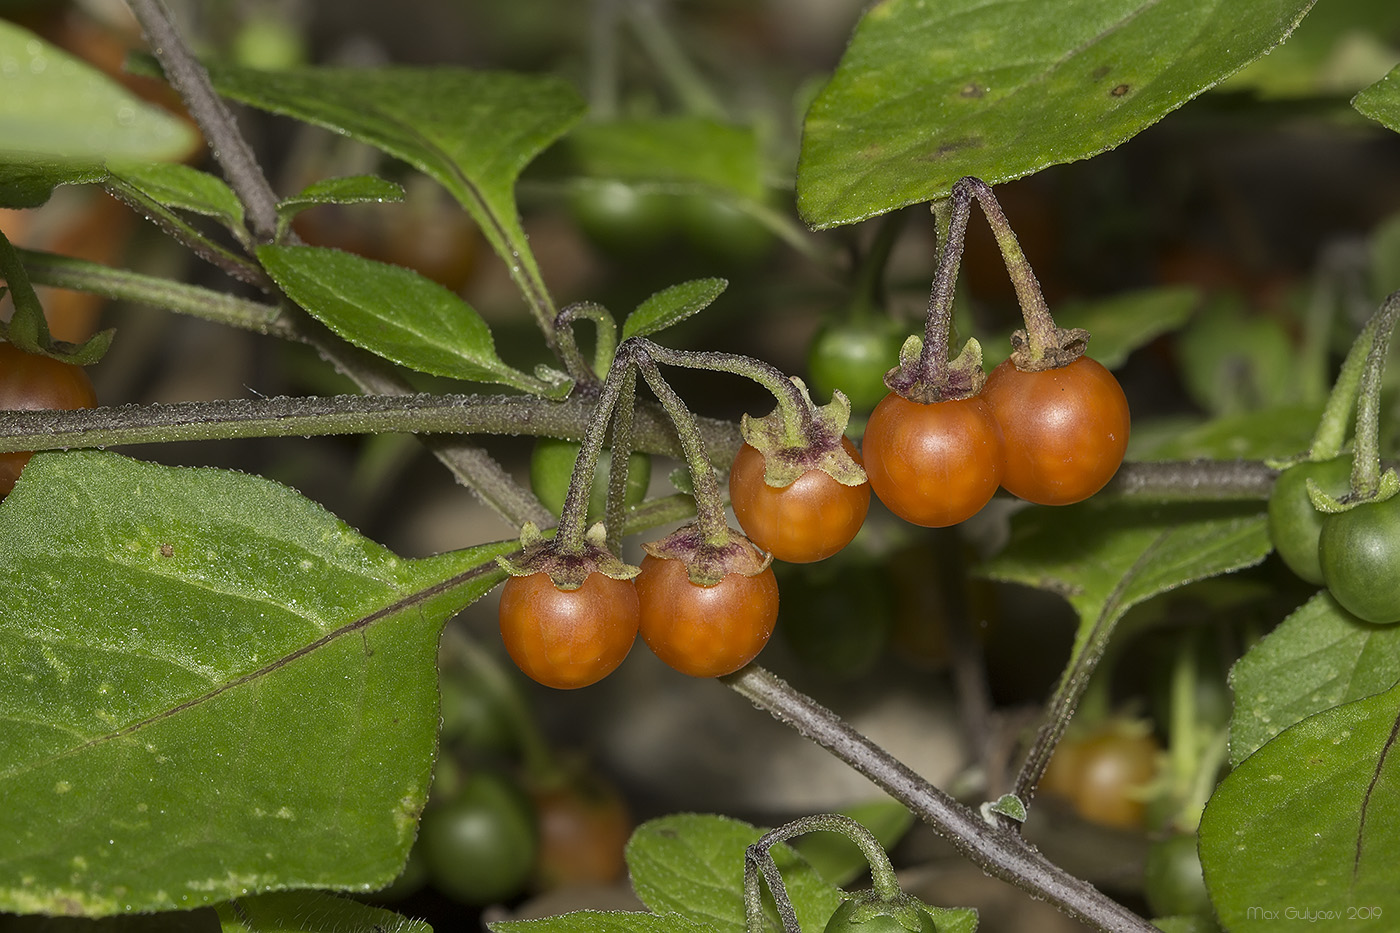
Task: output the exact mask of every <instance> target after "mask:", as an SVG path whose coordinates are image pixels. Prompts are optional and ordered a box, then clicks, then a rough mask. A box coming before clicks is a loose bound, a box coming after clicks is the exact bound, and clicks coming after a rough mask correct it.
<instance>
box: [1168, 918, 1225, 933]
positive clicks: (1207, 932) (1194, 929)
mask: <svg viewBox="0 0 1400 933" xmlns="http://www.w3.org/2000/svg"><path fill="white" fill-rule="evenodd" d="M1152 925H1153V926H1154V927H1156V928H1157V929H1159V930H1161V931H1162V933H1220V927H1219V926H1218V925H1217V924H1216V923H1215V921H1214V920H1211V919H1210V918H1208V917H1157V918H1155V919H1153V921H1152Z"/></svg>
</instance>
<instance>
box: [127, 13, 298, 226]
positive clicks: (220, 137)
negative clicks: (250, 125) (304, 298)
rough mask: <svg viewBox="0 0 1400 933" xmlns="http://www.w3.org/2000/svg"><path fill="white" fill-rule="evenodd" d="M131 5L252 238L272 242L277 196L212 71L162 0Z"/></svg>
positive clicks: (152, 51) (148, 42)
mask: <svg viewBox="0 0 1400 933" xmlns="http://www.w3.org/2000/svg"><path fill="white" fill-rule="evenodd" d="M127 5H128V6H129V7H130V8H131V12H132V13H133V14H135V16H136V19H137V21H138V22H139V23H140V24H141V31H142V32H144V33H145V35H146V42H147V44H148V45H150V48H151V54H153V55H155V57H156V58H157V59H158V60H159V61H160V64H161V67H162V68H164V69H165V75H166V77H167V78H168V79H169V80H170V83H171V84H172V85H173V86H174V87H175V89H176V90H177V91H179V92H180V97H181V98H183V99H184V101H185V106H186V107H187V108H188V109H189V112H190V116H192V117H193V118H194V120H195V122H196V123H197V124H199V128H200V130H201V131H202V132H203V133H204V138H205V139H206V140H207V141H208V143H209V149H210V151H211V152H213V154H214V158H215V159H216V160H217V161H218V163H219V165H220V166H221V167H222V168H223V170H224V175H225V176H226V177H227V178H228V183H229V187H230V188H232V189H233V191H234V193H235V194H237V195H238V199H239V200H240V201H242V202H243V208H244V210H245V211H246V215H247V218H248V221H249V226H250V228H251V230H252V232H253V235H254V236H256V237H257V238H258V239H259V240H260V241H262V242H264V243H271V242H272V240H273V238H274V237H275V236H276V235H277V196H276V195H275V194H274V193H273V191H272V186H271V185H269V184H268V181H267V177H266V176H265V175H264V174H263V170H262V166H260V165H259V164H258V161H257V159H256V158H254V157H253V150H252V149H251V148H250V147H249V146H248V143H247V142H246V141H245V140H244V138H243V134H242V133H240V132H239V130H238V126H237V124H236V123H235V122H234V119H233V114H232V113H231V112H230V111H229V109H228V107H227V106H226V105H225V104H224V102H223V99H222V98H220V97H219V95H218V94H216V93H214V88H213V86H212V85H211V84H210V83H209V74H208V72H206V71H205V70H204V66H203V65H201V64H200V63H199V61H198V60H197V59H195V57H194V55H193V54H192V53H191V52H190V50H189V47H188V46H187V45H185V43H184V40H183V39H181V37H180V34H179V32H178V31H177V30H176V29H175V24H174V23H172V22H171V20H170V16H169V14H168V13H167V12H166V10H165V8H164V7H163V6H162V4H161V3H160V0H127Z"/></svg>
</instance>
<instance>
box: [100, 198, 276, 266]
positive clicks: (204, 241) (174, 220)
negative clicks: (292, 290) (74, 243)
mask: <svg viewBox="0 0 1400 933" xmlns="http://www.w3.org/2000/svg"><path fill="white" fill-rule="evenodd" d="M105 187H106V189H107V193H108V194H110V195H112V197H114V198H116V199H117V200H118V201H121V202H122V203H123V204H125V205H126V206H127V207H129V208H131V209H132V210H133V211H135V212H136V213H138V214H140V215H142V216H143V217H145V218H146V219H147V220H149V221H150V222H151V223H153V224H155V225H156V226H157V227H159V228H160V229H161V230H163V231H164V232H165V234H166V235H167V236H169V237H170V238H171V239H172V240H174V241H175V242H177V243H179V244H180V245H181V246H184V247H185V248H186V249H188V250H189V251H190V252H192V253H194V254H195V255H196V256H198V257H199V258H200V259H203V260H204V261H205V262H207V263H209V264H210V265H211V266H213V267H214V268H216V269H219V270H220V271H222V272H224V273H225V274H226V275H229V276H231V277H233V278H235V279H238V280H239V281H241V282H247V283H248V284H250V285H255V286H257V287H258V288H259V289H260V290H262V291H264V292H271V291H274V288H273V285H272V282H271V280H270V279H269V278H268V277H267V275H266V274H265V273H264V272H263V270H262V267H260V266H259V265H258V264H257V263H255V262H253V261H252V260H251V259H249V258H248V257H247V256H240V255H238V254H237V253H234V252H232V251H230V250H228V249H226V248H225V247H223V246H221V245H219V244H218V243H215V242H214V241H213V240H211V239H209V238H208V237H207V236H205V235H204V234H203V233H201V232H200V231H199V230H197V229H195V227H194V226H192V225H191V224H189V223H187V222H186V221H185V219H184V218H183V217H181V216H180V215H179V214H176V213H175V212H174V211H172V210H170V209H168V208H166V207H165V205H163V204H160V203H158V202H156V201H153V200H151V199H150V198H148V197H147V196H146V195H145V194H144V193H142V192H141V191H138V190H137V189H135V188H133V187H132V186H130V185H128V184H126V183H125V182H123V181H121V180H120V179H118V178H116V177H112V178H109V179H108V180H107V184H106V186H105Z"/></svg>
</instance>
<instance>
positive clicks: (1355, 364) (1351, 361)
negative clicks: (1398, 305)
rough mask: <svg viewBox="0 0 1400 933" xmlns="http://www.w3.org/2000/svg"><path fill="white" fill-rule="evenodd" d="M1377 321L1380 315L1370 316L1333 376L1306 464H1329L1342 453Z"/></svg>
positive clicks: (1374, 338)
mask: <svg viewBox="0 0 1400 933" xmlns="http://www.w3.org/2000/svg"><path fill="white" fill-rule="evenodd" d="M1379 321H1380V315H1379V314H1373V315H1372V316H1371V318H1370V320H1368V321H1367V322H1366V326H1365V327H1363V328H1361V333H1359V334H1357V335H1356V339H1355V340H1353V341H1352V343H1351V347H1350V348H1349V349H1348V350H1347V355H1346V359H1344V360H1343V361H1342V368H1341V371H1340V372H1338V373H1337V381H1336V382H1334V383H1333V384H1332V391H1331V392H1330V393H1328V395H1327V404H1326V405H1324V406H1323V409H1322V417H1321V418H1320V419H1318V422H1317V431H1316V432H1314V433H1313V439H1312V443H1311V444H1310V445H1309V446H1308V459H1309V460H1331V459H1333V458H1334V457H1336V456H1337V455H1338V454H1340V453H1341V452H1342V445H1343V444H1345V443H1346V439H1347V431H1348V430H1349V429H1350V428H1351V426H1352V419H1351V412H1352V408H1353V406H1355V405H1356V393H1357V388H1358V387H1359V386H1360V385H1361V373H1362V371H1363V370H1365V368H1366V357H1367V355H1368V354H1369V353H1370V350H1371V346H1372V345H1373V344H1374V343H1375V342H1376V327H1377V326H1378V323H1379Z"/></svg>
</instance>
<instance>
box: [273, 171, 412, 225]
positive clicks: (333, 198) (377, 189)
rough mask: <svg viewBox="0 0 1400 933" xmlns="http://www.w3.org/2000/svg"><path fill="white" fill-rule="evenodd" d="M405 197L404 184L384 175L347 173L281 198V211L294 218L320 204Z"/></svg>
mask: <svg viewBox="0 0 1400 933" xmlns="http://www.w3.org/2000/svg"><path fill="white" fill-rule="evenodd" d="M403 198H404V191H403V186H402V185H397V184H395V183H394V182H392V181H389V180H388V179H387V178H380V177H379V176H378V175H345V176H343V177H340V178H324V179H322V180H321V181H317V182H312V183H311V184H309V185H307V186H306V187H305V188H303V189H301V191H299V192H298V193H297V194H294V195H292V196H291V197H290V198H285V199H284V200H282V201H279V202H278V204H277V214H278V216H280V217H283V218H290V217H292V216H294V215H296V214H297V213H298V212H300V211H304V210H306V209H307V208H308V207H315V206H316V205H318V204H365V203H371V202H383V201H402V200H403Z"/></svg>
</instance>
